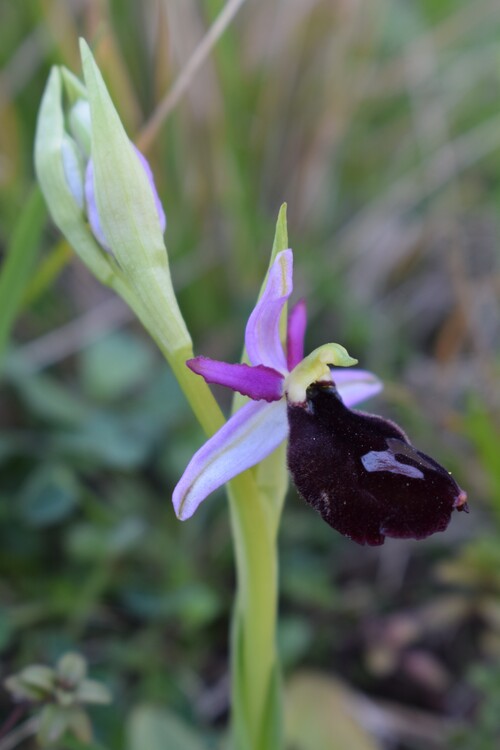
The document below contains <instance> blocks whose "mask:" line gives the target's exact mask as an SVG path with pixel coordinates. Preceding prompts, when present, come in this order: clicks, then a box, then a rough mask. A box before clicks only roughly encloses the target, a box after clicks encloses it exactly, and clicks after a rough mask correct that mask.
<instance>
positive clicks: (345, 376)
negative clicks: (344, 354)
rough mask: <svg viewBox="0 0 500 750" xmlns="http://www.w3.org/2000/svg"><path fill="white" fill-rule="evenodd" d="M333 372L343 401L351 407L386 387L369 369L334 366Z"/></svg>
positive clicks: (333, 377) (333, 378)
mask: <svg viewBox="0 0 500 750" xmlns="http://www.w3.org/2000/svg"><path fill="white" fill-rule="evenodd" d="M331 373H332V380H333V382H334V383H335V385H336V386H337V390H338V392H339V393H340V396H341V397H342V401H343V402H344V404H345V405H346V406H349V407H351V406H355V405H356V404H359V403H360V402H361V401H364V400H365V399H367V398H371V396H375V395H376V394H377V393H380V391H381V390H382V388H383V387H384V386H383V384H382V383H381V382H380V380H379V379H378V378H377V377H376V376H375V375H374V374H373V373H372V372H368V371H367V370H357V369H354V368H340V367H339V368H336V367H333V368H332V369H331Z"/></svg>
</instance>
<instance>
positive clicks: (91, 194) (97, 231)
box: [85, 143, 167, 253]
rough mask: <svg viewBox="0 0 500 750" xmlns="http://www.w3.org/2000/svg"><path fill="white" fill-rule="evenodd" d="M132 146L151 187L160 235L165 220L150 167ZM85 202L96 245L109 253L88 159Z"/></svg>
mask: <svg viewBox="0 0 500 750" xmlns="http://www.w3.org/2000/svg"><path fill="white" fill-rule="evenodd" d="M132 146H133V148H134V151H135V153H136V154H137V156H138V157H139V161H140V162H141V164H142V167H143V169H144V171H145V172H146V176H147V178H148V180H149V184H150V186H151V190H152V191H153V198H154V202H155V206H156V211H157V213H158V219H159V220H160V227H161V231H162V233H163V232H164V231H165V227H166V226H167V219H166V217H165V212H164V210H163V206H162V205H161V201H160V198H159V196H158V193H157V192H156V187H155V182H154V177H153V172H152V171H151V167H150V166H149V164H148V162H147V160H146V158H145V157H144V156H143V155H142V154H141V152H140V151H139V149H138V148H137V147H136V146H134V144H133V143H132ZM85 200H86V203H87V217H88V220H89V224H90V228H91V229H92V233H93V235H94V237H95V238H96V240H97V241H98V243H99V244H100V245H101V247H102V248H103V249H104V250H106V252H108V253H111V252H112V251H111V248H110V247H109V245H108V243H107V241H106V238H105V236H104V232H103V229H102V225H101V219H100V217H99V211H98V210H97V202H96V198H95V188H94V167H93V164H92V159H89V162H88V164H87V171H86V174H85Z"/></svg>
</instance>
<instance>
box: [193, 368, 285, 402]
mask: <svg viewBox="0 0 500 750" xmlns="http://www.w3.org/2000/svg"><path fill="white" fill-rule="evenodd" d="M186 364H187V366H188V367H189V369H190V370H192V371H193V372H195V373H196V374H197V375H201V376H202V377H203V378H204V379H205V380H206V381H207V383H216V384H217V385H224V386H226V387H227V388H231V389H232V390H233V391H238V393H241V394H242V395H243V396H249V397H250V398H251V399H253V400H254V401H259V400H261V399H262V400H264V401H279V399H280V398H281V397H282V395H283V381H284V377H283V375H282V374H281V373H279V372H278V371H277V370H273V368H272V367H265V366H264V365H257V366H255V367H251V366H250V365H246V364H229V363H228V362H219V361H218V360H216V359H210V358H209V357H194V358H193V359H188V361H187V362H186Z"/></svg>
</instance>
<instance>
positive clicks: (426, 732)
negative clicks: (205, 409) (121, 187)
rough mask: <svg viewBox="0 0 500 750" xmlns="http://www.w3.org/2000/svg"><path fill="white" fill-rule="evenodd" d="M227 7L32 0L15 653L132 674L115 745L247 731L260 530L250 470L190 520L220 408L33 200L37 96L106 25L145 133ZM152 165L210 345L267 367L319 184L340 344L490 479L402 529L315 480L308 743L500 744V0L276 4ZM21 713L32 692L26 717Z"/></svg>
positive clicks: (0, 697)
mask: <svg viewBox="0 0 500 750" xmlns="http://www.w3.org/2000/svg"><path fill="white" fill-rule="evenodd" d="M222 7H223V3H221V2H220V1H219V0H218V1H217V2H216V1H215V0H198V2H196V0H164V1H163V2H161V0H149V1H148V2H143V3H140V2H133V1H132V0H120V1H119V0H114V1H111V0H78V1H77V0H73V1H72V2H67V1H63V0H28V1H27V2H14V1H11V2H9V0H3V2H2V4H0V59H1V73H0V190H1V193H0V254H1V257H2V258H3V265H2V267H1V268H0V361H1V377H2V380H1V384H0V387H1V390H0V674H1V676H2V677H5V676H6V675H8V674H11V673H12V672H15V671H16V670H19V669H21V668H22V667H23V666H25V665H27V664H29V663H32V662H39V663H47V664H51V663H53V662H54V660H55V659H57V657H58V656H60V655H61V654H62V653H64V652H65V651H67V650H70V649H72V650H78V651H80V652H81V653H82V654H84V655H85V657H86V658H87V660H88V662H89V665H90V671H91V673H92V675H93V676H94V677H96V678H99V679H101V680H102V681H103V682H105V683H106V684H107V685H108V686H109V687H110V688H111V690H112V693H113V698H114V701H113V705H112V706H111V707H105V708H98V709H94V710H92V711H91V715H92V719H93V724H94V729H95V735H96V738H97V739H96V742H98V743H99V745H95V747H97V746H99V747H102V748H107V749H108V750H121V748H124V747H127V748H130V750H156V747H158V748H160V747H161V748H163V747H172V748H174V747H177V745H175V744H174V741H172V742H171V744H170V745H168V744H166V743H165V742H164V743H163V744H161V742H160V744H154V743H155V742H158V737H160V736H165V737H166V736H167V735H166V734H165V735H162V732H167V733H168V732H169V731H171V732H174V734H175V732H178V733H180V734H178V737H181V739H180V740H179V744H178V746H179V747H183V748H186V750H189V748H194V749H195V748H203V747H205V748H209V747H217V746H218V745H217V743H218V741H219V737H220V735H221V732H223V730H224V727H225V725H226V723H227V715H228V708H229V706H228V652H227V636H228V621H229V616H230V608H231V603H232V597H233V594H234V572H233V563H232V549H231V540H230V532H229V526H228V516H227V512H226V504H225V501H224V499H223V493H222V492H220V493H217V496H214V497H213V498H211V499H210V501H209V502H207V503H206V504H205V505H204V506H203V507H202V508H201V509H200V511H199V512H198V513H197V514H196V516H195V517H194V518H193V519H192V520H190V521H189V522H187V523H184V524H181V523H179V522H178V521H177V520H176V518H175V516H174V513H173V510H172V506H171V502H170V496H171V491H172V488H173V486H174V484H175V483H176V481H177V479H178V478H179V476H180V474H181V472H182V470H183V469H184V467H185V465H186V463H187V461H188V459H189V458H190V456H191V455H192V453H193V452H194V450H195V449H196V448H197V447H199V445H200V444H201V442H202V434H201V430H200V429H199V428H198V427H197V426H196V424H195V421H194V418H193V417H192V415H191V413H190V412H189V410H188V408H187V406H186V404H185V403H184V401H183V398H182V396H181V394H180V391H179V390H178V388H177V386H176V383H175V381H174V380H173V378H172V376H171V375H170V373H169V371H168V369H167V367H166V365H165V364H164V363H163V361H162V359H161V357H160V355H159V353H158V352H157V351H156V350H155V347H154V345H153V344H152V343H151V342H150V341H149V340H148V338H147V337H146V335H145V334H144V333H143V331H142V330H141V328H140V326H139V325H138V324H137V323H136V322H134V320H133V319H132V316H131V314H130V313H129V312H128V310H127V309H126V308H125V306H124V305H123V303H122V302H121V301H120V300H118V299H116V298H114V297H113V296H112V295H111V294H110V293H109V291H107V290H106V289H103V288H101V287H99V286H98V284H97V282H95V281H94V280H93V278H91V277H90V275H89V274H88V272H87V271H86V269H85V268H84V267H83V265H82V264H81V263H80V262H79V261H78V260H77V259H76V258H75V257H74V256H73V255H72V253H71V250H70V249H69V248H68V247H67V246H66V244H65V243H64V241H62V240H61V237H60V235H59V233H58V232H57V230H56V229H55V227H54V226H53V224H52V223H51V222H50V220H49V219H48V217H47V215H46V213H45V209H44V208H43V207H42V205H41V204H40V202H39V200H37V198H36V196H34V197H33V195H32V189H33V185H34V175H33V163H32V148H33V138H34V131H35V123H36V114H37V108H38V106H39V102H40V98H41V95H42V91H43V88H44V85H45V81H46V78H47V75H48V72H49V69H50V66H51V65H52V64H55V63H57V64H64V65H66V66H68V67H69V68H70V69H72V70H73V71H75V72H77V73H78V74H80V64H79V57H78V51H77V39H78V36H80V35H82V36H84V37H85V38H86V39H87V40H88V41H89V42H90V43H91V44H92V46H93V49H94V52H95V54H96V59H97V61H98V63H99V65H100V67H101V70H102V71H103V74H104V76H105V78H106V81H107V83H108V85H109V88H110V90H111V93H112V95H113V98H114V101H115V104H116V106H117V108H118V110H119V112H120V114H121V116H122V118H123V120H124V122H125V124H126V127H127V129H128V132H129V133H130V135H131V137H132V138H135V137H137V136H138V135H139V133H140V131H141V128H142V127H143V126H144V124H145V123H146V122H147V121H148V119H149V117H150V116H151V114H152V113H153V112H154V110H155V108H156V106H157V104H158V103H159V101H160V100H161V98H162V97H163V96H164V94H165V93H166V92H168V90H169V89H170V87H171V86H172V84H173V83H174V82H175V80H176V79H177V77H178V76H179V74H180V73H181V72H182V71H183V70H184V68H185V65H186V63H187V61H188V59H189V58H190V56H191V54H192V53H193V51H194V50H195V49H196V48H197V46H198V44H199V43H200V41H201V40H202V39H203V37H204V35H205V34H206V33H207V31H208V29H209V28H210V26H211V24H212V23H213V22H214V20H215V18H216V17H217V15H218V13H219V12H220V10H221V8H222ZM148 158H149V159H150V161H151V164H152V166H153V170H154V172H155V177H156V183H157V186H158V189H159V192H160V195H161V197H162V200H163V203H164V206H165V209H166V213H167V217H168V227H167V233H166V240H167V246H168V248H169V254H170V258H171V265H172V274H173V277H174V282H175V286H176V289H177V290H178V292H179V298H180V303H181V308H182V310H183V312H184V314H185V316H186V319H187V321H188V324H189V327H190V330H191V333H192V336H193V340H194V342H195V350H196V352H197V353H204V354H207V355H209V356H212V357H214V358H221V359H229V360H233V361H236V360H237V359H238V358H239V352H240V350H241V344H242V336H243V331H244V326H245V322H246V318H247V316H248V313H249V312H250V310H251V308H252V305H253V302H254V299H255V295H256V293H257V290H258V289H259V286H260V283H261V280H262V277H263V274H264V272H265V269H266V267H267V263H268V258H269V252H270V249H271V243H272V238H273V231H274V223H275V220H276V216H277V211H278V208H279V205H280V204H281V203H282V201H287V202H288V216H289V236H290V243H291V246H292V247H293V249H294V251H295V264H296V265H295V267H296V271H295V285H296V299H297V298H298V297H299V296H305V297H307V299H308V304H309V316H310V321H309V328H308V334H307V348H308V350H310V349H312V348H314V347H315V346H318V345H319V344H321V343H324V342H325V341H331V340H334V341H339V342H341V343H342V344H344V345H345V346H346V347H347V348H348V350H349V352H351V353H352V354H353V356H356V357H357V358H358V359H359V360H360V363H361V366H363V367H366V368H369V369H372V370H374V371H375V372H376V373H377V374H379V375H380V376H381V377H382V378H383V379H384V381H385V383H386V388H385V391H384V393H383V394H382V395H381V396H380V397H379V398H377V399H376V400H374V401H373V402H372V403H370V404H368V407H367V409H368V410H369V411H370V410H371V411H374V412H378V413H382V414H384V415H385V416H389V417H392V418H394V419H396V420H397V421H398V422H400V423H401V424H402V425H403V426H404V427H405V429H406V430H407V431H408V433H409V435H410V438H411V439H412V441H413V442H415V443H416V444H417V445H418V447H419V448H421V449H422V450H424V451H425V452H427V453H430V454H432V455H434V456H435V457H436V458H437V459H438V460H439V461H440V462H442V463H444V464H445V465H446V466H447V467H448V468H450V469H451V470H453V472H454V474H455V476H456V478H457V481H458V482H459V483H460V484H461V485H462V486H463V487H464V488H465V489H466V490H467V491H468V494H469V499H470V507H471V513H470V515H469V516H465V515H463V514H462V515H456V514H455V517H453V519H452V522H451V524H450V527H449V529H448V531H447V532H446V533H445V534H441V535H437V536H434V537H432V538H430V539H428V540H426V541H424V542H418V543H416V542H406V541H405V542H400V541H395V540H388V541H387V542H386V544H385V546H384V547H382V548H376V549H370V548H360V547H357V546H355V545H353V544H352V543H351V542H349V541H348V540H345V539H344V538H342V537H341V536H340V535H338V534H337V533H335V532H333V531H332V530H331V529H330V528H329V527H327V526H326V525H325V524H323V523H322V521H321V520H320V518H319V517H318V516H316V514H315V513H313V512H311V510H310V509H309V508H308V507H306V506H305V504H303V503H302V501H301V500H300V499H299V498H297V497H296V495H295V494H294V492H293V491H291V492H290V495H289V499H288V502H287V506H286V509H285V514H284V519H283V527H282V532H281V571H282V585H281V590H282V595H281V602H280V611H281V630H280V649H281V652H282V657H283V662H284V670H285V678H286V679H287V681H288V682H289V689H288V697H287V701H288V703H287V705H288V706H289V716H294V717H295V722H296V723H297V724H298V725H299V727H298V728H297V727H295V728H294V727H293V726H290V728H289V732H290V736H291V737H292V736H293V738H294V742H295V744H294V745H293V747H294V748H296V749H297V750H309V749H310V748H312V747H314V748H316V750H323V749H324V750H329V749H331V750H348V749H349V750H351V748H355V749H356V750H365V747H366V748H391V749H392V750H413V748H417V749H418V748H431V749H432V748H437V749H439V748H443V749H444V748H464V750H465V748H467V750H490V748H491V749H492V748H494V747H497V742H500V739H499V738H500V572H499V571H500V450H499V447H500V398H499V389H498V379H499V371H500V366H499V364H500V363H499V356H498V351H499V350H498V342H499V331H500V315H499V299H500V253H499V230H500V222H499V218H498V215H499V207H500V5H499V3H498V0H490V1H489V2H487V1H486V0H477V1H476V2H474V3H470V2H467V1H466V0H413V1H410V0H408V1H403V0H369V2H363V1H362V0H288V1H287V2H265V0H254V1H253V2H252V1H251V0H248V2H246V3H244V4H243V7H242V9H241V11H240V12H239V13H238V15H237V16H236V18H235V19H234V21H233V22H232V23H231V24H230V26H229V28H228V29H227V30H226V31H225V33H224V35H223V37H222V39H221V40H220V41H219V43H218V44H217V46H216V47H215V49H214V51H213V53H211V54H210V55H209V56H208V58H207V59H206V60H205V61H204V63H203V65H202V67H201V69H200V70H199V72H198V73H197V74H196V76H194V77H193V79H192V81H191V84H190V86H189V89H188V91H187V93H186V94H185V95H184V96H183V97H182V99H181V101H180V102H179V103H178V105H177V106H176V107H175V108H174V109H173V111H171V112H170V114H169V116H168V117H167V119H166V120H165V122H164V124H163V126H162V128H161V130H160V131H159V133H158V135H157V137H156V138H155V139H154V141H153V142H152V143H151V145H150V148H149V149H148ZM30 196H31V198H30ZM6 258H8V259H10V264H8V263H7V261H6V260H5V259H6ZM14 258H16V259H17V264H16V261H15V260H14ZM217 395H218V396H220V399H221V403H222V404H223V405H224V407H225V408H227V407H228V406H229V401H228V394H227V393H223V392H222V391H221V392H220V393H219V392H218V393H217ZM334 705H336V706H337V709H334V707H333V706H334ZM149 706H156V707H160V708H159V709H158V712H157V713H156V714H154V717H155V721H156V722H157V726H158V727H159V728H158V730H157V735H155V734H154V731H153V730H151V728H150V729H149V731H150V732H152V734H151V735H150V740H148V743H149V744H148V743H146V742H145V739H144V735H140V731H141V730H140V726H139V725H140V719H141V720H144V716H145V715H147V711H148V710H149V709H148V708H147V707H149ZM339 706H344V707H345V710H344V708H342V710H340V709H339ZM320 708H321V710H320ZM11 711H12V702H11V699H10V696H9V694H8V693H7V691H5V690H3V689H2V688H0V727H1V726H2V721H5V720H6V719H7V718H8V717H9V716H10V715H11ZM301 711H302V712H303V715H304V717H305V718H304V722H301V721H300V716H301ZM141 712H142V713H141ZM315 712H316V713H317V714H318V717H317V720H316V718H315V721H317V723H318V724H321V723H322V722H323V721H324V722H326V725H325V730H324V731H325V734H324V739H323V740H319V739H317V740H316V741H315V742H316V744H314V745H312V744H311V739H310V737H309V739H308V738H307V737H306V738H305V739H304V738H303V737H302V738H301V737H300V726H302V727H303V726H304V725H305V724H304V723H305V722H306V721H307V720H308V719H309V720H310V718H311V716H316V714H315ZM27 715H29V712H28V714H27ZM174 716H175V718H173V717H174ZM138 717H139V718H138ZM297 717H299V718H297ZM325 717H326V718H325ZM353 717H354V718H353ZM162 722H163V723H162ZM328 722H330V728H329V727H328ZM358 722H361V725H362V726H363V727H364V730H360V729H359V728H358V726H357V724H358ZM146 723H147V722H146ZM152 723H153V724H154V722H152ZM143 724H144V721H143ZM292 724H293V722H292ZM167 725H168V726H167ZM138 726H139V729H137V727H138ZM141 726H143V725H141ZM148 726H150V725H148ZM134 727H135V729H134ZM165 727H167V728H165ZM169 727H170V728H169ZM172 727H174V728H173V729H172ZM189 727H192V728H196V729H190V728H189ZM195 731H196V732H197V734H195ZM358 732H361V734H357V733H358ZM183 733H184V734H183ZM172 736H173V735H172ZM325 738H326V739H325ZM321 742H322V743H323V744H321ZM197 743H200V744H197ZM3 747H4V746H3V745H2V740H0V749H1V750H3ZM5 747H7V745H5ZM8 747H11V745H9V746H8ZM23 747H34V745H33V744H31V745H30V744H29V740H28V741H27V742H25V743H24V745H23ZM65 747H66V745H65ZM68 747H70V745H69V744H68ZM72 747H80V745H72ZM82 747H83V746H82ZM290 747H292V745H290Z"/></svg>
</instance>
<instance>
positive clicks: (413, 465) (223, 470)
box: [173, 250, 467, 545]
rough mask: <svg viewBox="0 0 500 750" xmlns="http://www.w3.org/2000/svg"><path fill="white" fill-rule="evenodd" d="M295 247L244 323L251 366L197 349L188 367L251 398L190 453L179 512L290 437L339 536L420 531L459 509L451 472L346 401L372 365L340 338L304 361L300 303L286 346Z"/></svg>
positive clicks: (372, 539) (279, 262)
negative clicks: (284, 318) (364, 364)
mask: <svg viewBox="0 0 500 750" xmlns="http://www.w3.org/2000/svg"><path fill="white" fill-rule="evenodd" d="M292 269H293V256H292V251H291V250H284V251H282V252H281V253H279V254H278V255H277V257H276V259H275V261H274V263H273V264H272V266H271V268H270V270H269V274H268V278H267V282H266V284H265V287H264V290H263V293H262V295H261V297H260V299H259V301H258V302H257V305H256V307H255V309H254V310H253V312H252V314H251V315H250V318H249V320H248V323H247V327H246V332H245V348H246V352H247V355H248V359H249V362H250V364H229V363H227V362H219V361H216V360H212V359H209V358H207V357H195V358H194V359H191V360H189V361H188V362H187V365H188V367H190V368H191V370H193V371H194V372H196V373H198V374H199V375H201V376H202V377H203V378H204V379H205V380H206V381H207V382H208V383H217V384H219V385H224V386H227V387H229V388H231V389H232V390H233V391H238V392H239V393H242V394H243V395H245V396H248V397H249V398H250V399H251V400H250V401H249V402H248V403H246V404H245V405H244V406H242V407H241V409H239V410H238V411H237V412H236V413H235V414H234V415H233V416H232V417H231V418H230V419H229V421H228V422H227V423H226V424H225V425H224V427H222V428H221V429H220V430H219V431H218V432H217V433H216V434H215V435H214V436H213V437H211V438H210V439H209V440H208V441H207V442H206V443H205V445H203V446H202V448H200V450H199V451H198V452H197V453H196V454H195V455H194V456H193V458H192V460H191V461H190V463H189V465H188V467H187V469H186V471H185V472H184V474H183V476H182V478H181V480H180V481H179V483H178V485H177V487H176V488H175V490H174V494H173V502H174V507H175V510H176V513H177V515H178V516H179V518H181V519H186V518H189V517H190V516H191V515H192V514H193V513H194V511H195V510H196V508H197V507H198V505H199V504H200V503H201V502H202V501H203V500H204V499H205V498H206V497H207V495H209V494H210V493H211V492H213V491H214V490H215V489H217V488H218V487H220V486H221V485H223V484H224V483H225V482H227V481H229V480H230V479H232V478H233V477H234V476H236V475H237V474H239V473H240V472H242V471H244V470H245V469H248V468H250V467H252V466H254V465H256V464H257V463H259V462H260V461H262V460H263V459H264V458H265V457H266V456H268V455H269V454H270V453H271V452H272V451H273V450H274V449H275V448H277V446H278V445H279V444H280V443H281V442H282V441H283V440H285V439H286V438H287V436H288V437H289V445H288V465H289V469H290V472H291V474H292V477H293V479H294V482H295V484H296V486H297V488H298V489H299V492H300V493H301V494H302V496H303V497H304V499H305V500H306V501H307V502H308V503H309V504H311V505H312V506H313V507H314V508H316V510H318V511H319V512H320V513H321V515H322V516H323V518H324V519H325V520H326V521H327V522H328V523H329V524H330V525H331V526H333V527H334V528H335V529H337V530H338V531H340V532H341V533H342V534H344V535H345V536H348V537H350V538H352V539H353V540H355V541H357V542H359V543H361V544H375V545H376V544H382V543H383V542H384V538H385V536H394V537H414V538H417V539H420V538H423V537H425V536H428V535H429V534H432V533H434V532H435V531H442V530H444V529H445V528H446V526H447V525H448V522H449V519H450V515H451V512H452V510H453V509H454V508H457V509H458V510H464V509H467V506H466V495H465V493H464V492H463V491H462V490H460V488H459V487H458V485H457V484H456V482H455V481H454V480H453V479H452V477H451V475H450V474H449V473H448V472H447V471H446V470H445V469H443V468H442V467H441V466H440V465H439V464H438V463H436V462H435V461H434V460H433V459H431V458H429V457H428V456H426V455H425V454H423V453H421V452H420V451H417V450H416V449H415V448H414V447H413V446H412V445H411V444H410V443H409V441H408V438H407V437H406V435H405V434H404V433H403V431H402V430H400V428H399V427H397V426H396V425H394V424H393V423H392V422H389V421H388V420H385V419H383V418H381V417H375V416H371V415H367V414H362V413H360V412H356V411H352V410H351V409H350V407H351V406H354V405H355V404H357V403H359V402H361V401H363V400H365V399H366V398H368V397H370V396H373V395H374V394H376V393H378V392H379V391H380V389H381V388H382V384H381V383H380V381H379V380H378V378H377V377H376V376H375V375H373V374H372V373H370V372H367V371H365V370H358V369H346V370H344V369H340V368H343V367H348V368H349V367H350V366H351V365H353V364H356V360H354V359H352V358H351V357H350V356H349V355H348V353H347V351H346V350H345V349H344V347H342V346H341V345H340V344H325V345H324V346H321V347H319V348H318V349H315V350H314V351H313V352H312V353H311V354H309V355H308V356H307V357H305V358H304V355H303V351H304V333H305V328H306V307H305V303H304V302H299V303H298V304H297V305H295V307H294V308H293V309H292V311H291V313H290V317H289V319H288V327H287V336H286V347H283V344H282V341H281V336H280V319H281V315H282V312H283V309H284V306H285V304H286V303H287V301H288V299H289V297H290V295H291V293H292V288H293V284H292Z"/></svg>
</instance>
